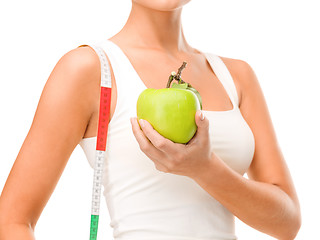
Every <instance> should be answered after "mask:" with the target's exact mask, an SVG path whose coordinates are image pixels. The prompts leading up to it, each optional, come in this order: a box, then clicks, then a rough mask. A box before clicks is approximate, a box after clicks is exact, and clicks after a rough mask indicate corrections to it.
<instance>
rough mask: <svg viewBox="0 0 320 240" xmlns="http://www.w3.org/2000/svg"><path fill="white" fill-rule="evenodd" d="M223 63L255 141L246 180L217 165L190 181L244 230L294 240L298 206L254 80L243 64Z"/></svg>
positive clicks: (282, 239)
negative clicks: (238, 94) (226, 209)
mask: <svg viewBox="0 0 320 240" xmlns="http://www.w3.org/2000/svg"><path fill="white" fill-rule="evenodd" d="M223 60H224V62H225V63H226V65H227V66H228V65H229V66H228V68H229V69H230V72H231V74H232V75H233V78H234V79H236V85H237V87H239V88H240V92H241V102H240V110H241V113H242V115H243V117H244V119H245V120H246V121H247V123H248V125H249V126H250V128H251V130H252V132H253V135H254V138H255V153H254V157H253V161H252V163H251V166H250V168H249V170H248V173H247V174H248V177H249V180H248V179H246V178H244V177H242V176H240V175H239V174H237V173H235V172H234V171H232V170H231V169H230V168H228V167H227V166H226V165H225V164H224V163H223V161H221V160H219V159H216V160H214V161H211V168H208V169H207V172H206V174H202V175H199V177H198V178H196V179H195V180H196V181H197V182H198V184H199V185H200V186H202V188H204V189H205V190H206V191H207V192H208V193H210V194H211V195H212V196H213V197H215V198H216V199H217V200H218V201H220V202H221V203H222V204H223V205H224V206H225V207H227V208H228V209H229V210H230V211H231V212H232V213H233V214H234V215H235V216H237V217H238V218H239V219H241V220H242V221H243V222H245V223H246V224H248V225H250V226H252V227H254V228H255V229H257V230H260V231H262V232H264V233H267V234H269V235H271V236H274V237H276V238H278V239H281V240H287V239H288V240H291V239H294V238H295V236H296V234H297V233H298V230H299V228H300V225H301V216H300V207H299V201H298V197H297V194H296V192H295V189H294V185H293V182H292V179H291V176H290V173H289V170H288V168H287V166H286V163H285V160H284V157H283V155H282V153H281V150H280V148H279V145H278V142H277V139H276V134H275V131H274V128H273V125H272V121H271V118H270V115H269V111H268V108H267V104H266V101H265V99H264V96H263V92H262V90H261V88H260V85H259V82H258V79H257V77H256V75H255V73H254V71H253V70H252V68H251V67H250V65H249V64H248V63H246V62H244V61H241V60H230V59H225V58H223ZM230 61H233V63H232V64H230ZM239 88H238V89H239ZM215 158H217V157H215ZM212 173H214V174H212Z"/></svg>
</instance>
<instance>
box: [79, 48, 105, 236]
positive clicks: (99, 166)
mask: <svg viewBox="0 0 320 240" xmlns="http://www.w3.org/2000/svg"><path fill="white" fill-rule="evenodd" d="M83 46H89V47H91V48H92V49H93V50H94V51H95V52H96V53H97V55H98V56H99V60H100V66H101V83H100V107H99V122H98V132H97V144H96V153H95V166H94V175H93V188H92V203H91V223H90V240H96V239H97V234H98V225H99V209H100V197H101V184H102V174H103V164H104V159H105V156H106V145H107V134H108V125H109V115H110V103H111V73H110V69H109V64H108V60H107V57H106V55H105V54H104V51H103V50H102V49H101V48H100V47H98V46H94V45H81V46H79V47H83Z"/></svg>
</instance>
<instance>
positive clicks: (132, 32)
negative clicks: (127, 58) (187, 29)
mask: <svg viewBox="0 0 320 240" xmlns="http://www.w3.org/2000/svg"><path fill="white" fill-rule="evenodd" d="M181 11H182V8H179V9H176V10H173V11H157V10H154V9H150V8H146V7H144V6H142V5H139V4H137V3H134V2H133V4H132V10H131V13H130V16H129V18H128V20H127V22H126V24H125V26H124V27H123V28H122V30H121V31H120V32H119V33H118V34H116V37H121V39H122V41H123V42H124V41H125V44H126V45H131V46H134V47H139V48H148V49H154V50H159V51H162V52H169V53H170V54H175V53H179V52H188V51H190V50H191V48H190V46H189V45H188V44H187V42H186V40H185V37H184V34H183V30H182V25H181Z"/></svg>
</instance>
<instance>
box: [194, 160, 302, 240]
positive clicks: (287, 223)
mask: <svg viewBox="0 0 320 240" xmlns="http://www.w3.org/2000/svg"><path fill="white" fill-rule="evenodd" d="M194 180H195V181H196V182H197V183H198V184H199V185H200V186H201V187H202V188H203V189H204V190H205V191H207V192H208V193H209V194H210V195H211V196H213V197H214V198H215V199H216V200H218V201H219V202H220V203H221V204H223V205H224V206H225V207H226V208H227V209H229V211H230V212H232V213H233V214H234V215H235V216H237V217H238V218H239V219H240V220H242V221H243V222H245V223H246V224H248V225H250V226H252V227H253V228H255V229H257V230H259V231H262V232H264V233H267V234H269V235H272V236H274V237H276V238H278V239H281V240H287V239H293V238H294V236H295V234H296V233H297V231H298V229H299V226H300V222H299V211H298V210H297V207H296V205H295V204H294V202H293V200H292V199H291V198H290V197H289V196H288V195H287V194H286V193H285V192H284V191H282V190H281V189H280V188H279V187H278V186H275V185H273V184H268V183H262V182H257V181H253V180H248V179H246V178H244V177H242V176H241V175H240V174H238V173H236V172H235V171H233V170H232V169H230V168H229V167H228V166H227V165H226V164H224V163H223V161H221V160H220V159H212V161H211V162H210V166H208V168H207V170H206V172H204V173H203V174H201V176H197V177H194Z"/></svg>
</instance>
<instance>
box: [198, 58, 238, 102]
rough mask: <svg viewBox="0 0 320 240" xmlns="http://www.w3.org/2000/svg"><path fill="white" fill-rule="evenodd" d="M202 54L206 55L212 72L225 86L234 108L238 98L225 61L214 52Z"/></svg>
mask: <svg viewBox="0 0 320 240" xmlns="http://www.w3.org/2000/svg"><path fill="white" fill-rule="evenodd" d="M204 55H205V56H206V58H207V60H208V62H209V64H210V66H211V68H212V70H213V71H214V73H215V74H216V76H217V77H218V79H219V80H220V82H221V83H222V85H223V87H224V88H225V90H226V92H227V94H228V96H229V98H230V100H231V102H232V104H233V107H234V108H236V107H239V98H238V93H237V89H236V86H235V83H234V80H233V78H232V76H231V74H230V72H229V70H228V68H227V66H226V65H225V63H224V62H223V61H222V59H221V58H220V57H219V56H218V55H216V54H213V53H207V52H205V53H204Z"/></svg>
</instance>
